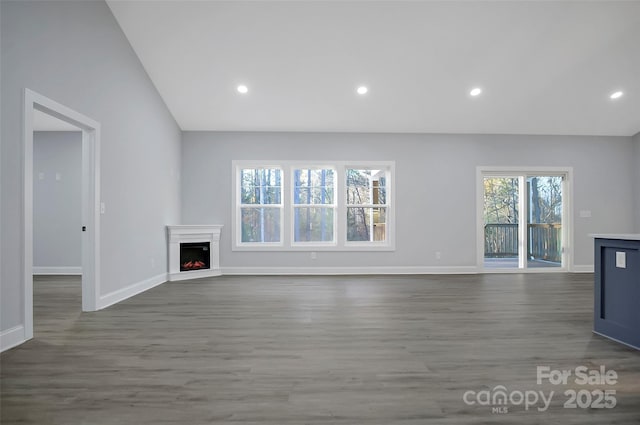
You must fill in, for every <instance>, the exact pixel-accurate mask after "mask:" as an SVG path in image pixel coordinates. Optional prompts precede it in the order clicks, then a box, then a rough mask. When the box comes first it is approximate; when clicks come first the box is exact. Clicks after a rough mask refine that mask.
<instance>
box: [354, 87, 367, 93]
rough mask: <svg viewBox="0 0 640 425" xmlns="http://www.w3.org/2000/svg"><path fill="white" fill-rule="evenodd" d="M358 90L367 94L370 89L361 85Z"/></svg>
mask: <svg viewBox="0 0 640 425" xmlns="http://www.w3.org/2000/svg"><path fill="white" fill-rule="evenodd" d="M356 91H357V92H358V94H366V93H367V92H368V91H369V89H368V88H367V87H366V86H360V87H358V89H357V90H356Z"/></svg>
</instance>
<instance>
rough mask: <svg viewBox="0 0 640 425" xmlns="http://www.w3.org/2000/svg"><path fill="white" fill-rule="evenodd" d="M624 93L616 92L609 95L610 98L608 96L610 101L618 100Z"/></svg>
mask: <svg viewBox="0 0 640 425" xmlns="http://www.w3.org/2000/svg"><path fill="white" fill-rule="evenodd" d="M623 94H624V93H622V92H621V91H617V92H615V93H611V96H609V98H610V99H618V98H620V97H622V95H623Z"/></svg>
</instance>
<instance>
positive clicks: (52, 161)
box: [33, 131, 82, 270]
mask: <svg viewBox="0 0 640 425" xmlns="http://www.w3.org/2000/svg"><path fill="white" fill-rule="evenodd" d="M81 199H82V133H81V132H79V131H77V132H67V131H36V132H34V134H33V266H34V267H40V268H42V267H46V268H51V267H58V268H59V267H64V268H69V267H75V268H79V267H81V266H82V258H81V255H80V254H81V250H80V248H81V239H80V238H81V233H80V227H81V226H82V210H81V208H82V204H81ZM36 270H37V269H36Z"/></svg>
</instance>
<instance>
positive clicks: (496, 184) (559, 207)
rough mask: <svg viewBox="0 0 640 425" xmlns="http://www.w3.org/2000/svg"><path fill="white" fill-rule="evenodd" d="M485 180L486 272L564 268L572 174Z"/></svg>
mask: <svg viewBox="0 0 640 425" xmlns="http://www.w3.org/2000/svg"><path fill="white" fill-rule="evenodd" d="M480 178H481V186H482V187H481V191H482V212H481V214H482V219H481V223H482V229H481V233H482V234H481V236H480V235H479V237H481V238H482V247H483V258H482V266H483V267H484V268H485V269H493V270H498V269H502V270H518V269H527V268H537V269H542V268H545V269H554V268H556V269H557V268H561V267H563V266H564V264H563V258H564V255H563V254H564V239H565V234H566V232H565V229H564V227H563V221H564V198H563V195H564V192H565V180H566V174H564V173H558V174H550V173H526V172H521V173H519V172H513V173H504V172H503V173H499V172H493V173H492V172H490V171H484V172H482V173H481V176H480ZM479 245H480V244H479Z"/></svg>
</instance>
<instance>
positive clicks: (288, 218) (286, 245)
mask: <svg viewBox="0 0 640 425" xmlns="http://www.w3.org/2000/svg"><path fill="white" fill-rule="evenodd" d="M244 168H278V169H280V170H282V171H281V172H282V183H281V184H282V189H281V190H282V192H281V200H282V204H281V207H282V209H281V213H280V217H281V223H280V232H281V235H280V242H278V243H275V242H242V222H241V205H240V201H241V199H240V196H239V195H240V184H241V183H240V170H241V169H244ZM322 168H325V169H333V170H335V175H334V204H333V207H334V214H335V216H334V229H333V231H334V240H333V242H294V241H293V238H294V220H293V209H294V205H293V191H294V187H293V170H294V169H322ZM347 169H376V170H386V171H387V182H386V183H387V184H386V190H387V193H386V202H387V203H386V204H385V205H374V206H373V207H385V208H386V209H387V211H386V214H387V216H386V219H387V221H386V240H384V241H351V242H349V241H347V205H346V189H347V187H346V185H347V182H346V178H345V177H346V170H347ZM232 175H233V176H234V178H233V182H232V203H231V205H232V209H233V210H232V212H231V217H232V226H231V227H232V234H233V237H232V241H231V249H232V251H395V249H396V247H395V233H396V226H395V161H322V162H315V161H304V160H300V161H269V160H266V161H259V160H233V161H232ZM316 206H317V207H321V206H322V205H320V204H318V205H316Z"/></svg>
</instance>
